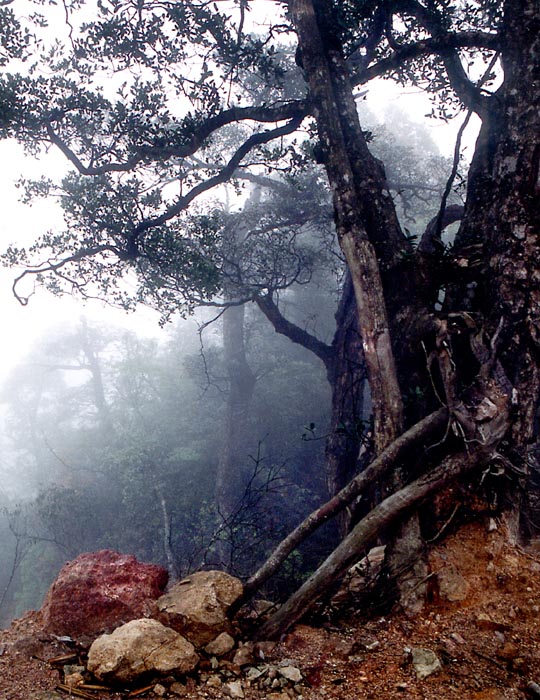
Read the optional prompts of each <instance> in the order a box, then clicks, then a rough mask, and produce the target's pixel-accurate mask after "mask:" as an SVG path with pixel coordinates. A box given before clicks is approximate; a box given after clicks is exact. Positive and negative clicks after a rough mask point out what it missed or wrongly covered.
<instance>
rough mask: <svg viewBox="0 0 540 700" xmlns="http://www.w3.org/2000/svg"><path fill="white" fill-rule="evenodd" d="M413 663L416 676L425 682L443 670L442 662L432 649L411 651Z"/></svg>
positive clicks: (418, 648)
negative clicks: (425, 679)
mask: <svg viewBox="0 0 540 700" xmlns="http://www.w3.org/2000/svg"><path fill="white" fill-rule="evenodd" d="M411 654H412V663H413V666H414V670H415V673H416V676H417V678H418V679H419V680H423V679H424V678H427V677H428V676H431V675H432V674H433V673H437V672H438V671H441V670H442V666H441V662H440V661H439V659H438V657H437V654H435V652H434V651H432V650H431V649H424V648H422V647H414V648H413V649H412V650H411Z"/></svg>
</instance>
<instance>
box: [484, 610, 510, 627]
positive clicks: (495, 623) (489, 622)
mask: <svg viewBox="0 0 540 700" xmlns="http://www.w3.org/2000/svg"><path fill="white" fill-rule="evenodd" d="M509 615H510V612H509ZM476 626H477V627H478V629H481V630H492V631H498V632H504V631H505V630H507V629H508V628H509V625H508V624H507V623H505V622H499V621H497V620H494V619H493V618H491V617H490V616H489V615H486V614H485V613H479V614H478V615H477V616H476Z"/></svg>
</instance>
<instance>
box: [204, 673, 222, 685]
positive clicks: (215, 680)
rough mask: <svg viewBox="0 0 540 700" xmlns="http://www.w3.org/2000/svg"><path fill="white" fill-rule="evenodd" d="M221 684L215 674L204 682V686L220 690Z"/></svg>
mask: <svg viewBox="0 0 540 700" xmlns="http://www.w3.org/2000/svg"><path fill="white" fill-rule="evenodd" d="M222 684H223V681H222V680H221V678H220V677H219V676H218V675H217V674H213V675H211V676H209V677H208V680H207V681H206V685H207V686H209V687H210V688H221V686H222Z"/></svg>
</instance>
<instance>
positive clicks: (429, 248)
mask: <svg viewBox="0 0 540 700" xmlns="http://www.w3.org/2000/svg"><path fill="white" fill-rule="evenodd" d="M464 210H465V207H464V206H463V205H462V204H451V205H450V206H448V207H446V208H445V209H443V210H442V212H440V213H438V214H437V215H436V216H434V217H433V218H432V219H431V221H430V222H429V223H428V225H427V226H426V229H425V231H424V233H423V234H422V238H421V239H420V243H419V244H418V252H419V253H420V254H422V255H434V254H436V253H440V252H441V250H442V248H443V244H442V241H441V232H442V231H444V229H445V228H446V227H447V226H450V224H453V223H455V222H456V221H461V219H462V218H463V212H464ZM441 214H442V215H441Z"/></svg>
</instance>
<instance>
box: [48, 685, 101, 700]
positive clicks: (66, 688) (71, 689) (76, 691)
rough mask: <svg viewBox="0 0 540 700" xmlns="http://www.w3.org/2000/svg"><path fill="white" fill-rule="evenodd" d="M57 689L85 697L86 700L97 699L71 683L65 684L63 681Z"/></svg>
mask: <svg viewBox="0 0 540 700" xmlns="http://www.w3.org/2000/svg"><path fill="white" fill-rule="evenodd" d="M55 690H60V691H62V693H66V694H67V695H75V696H76V697H78V698H85V699H86V700H96V698H95V696H94V695H91V694H90V693H85V692H84V690H79V689H78V688H74V687H73V686H71V685H64V684H63V683H60V684H59V685H57V686H56V688H55Z"/></svg>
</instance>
